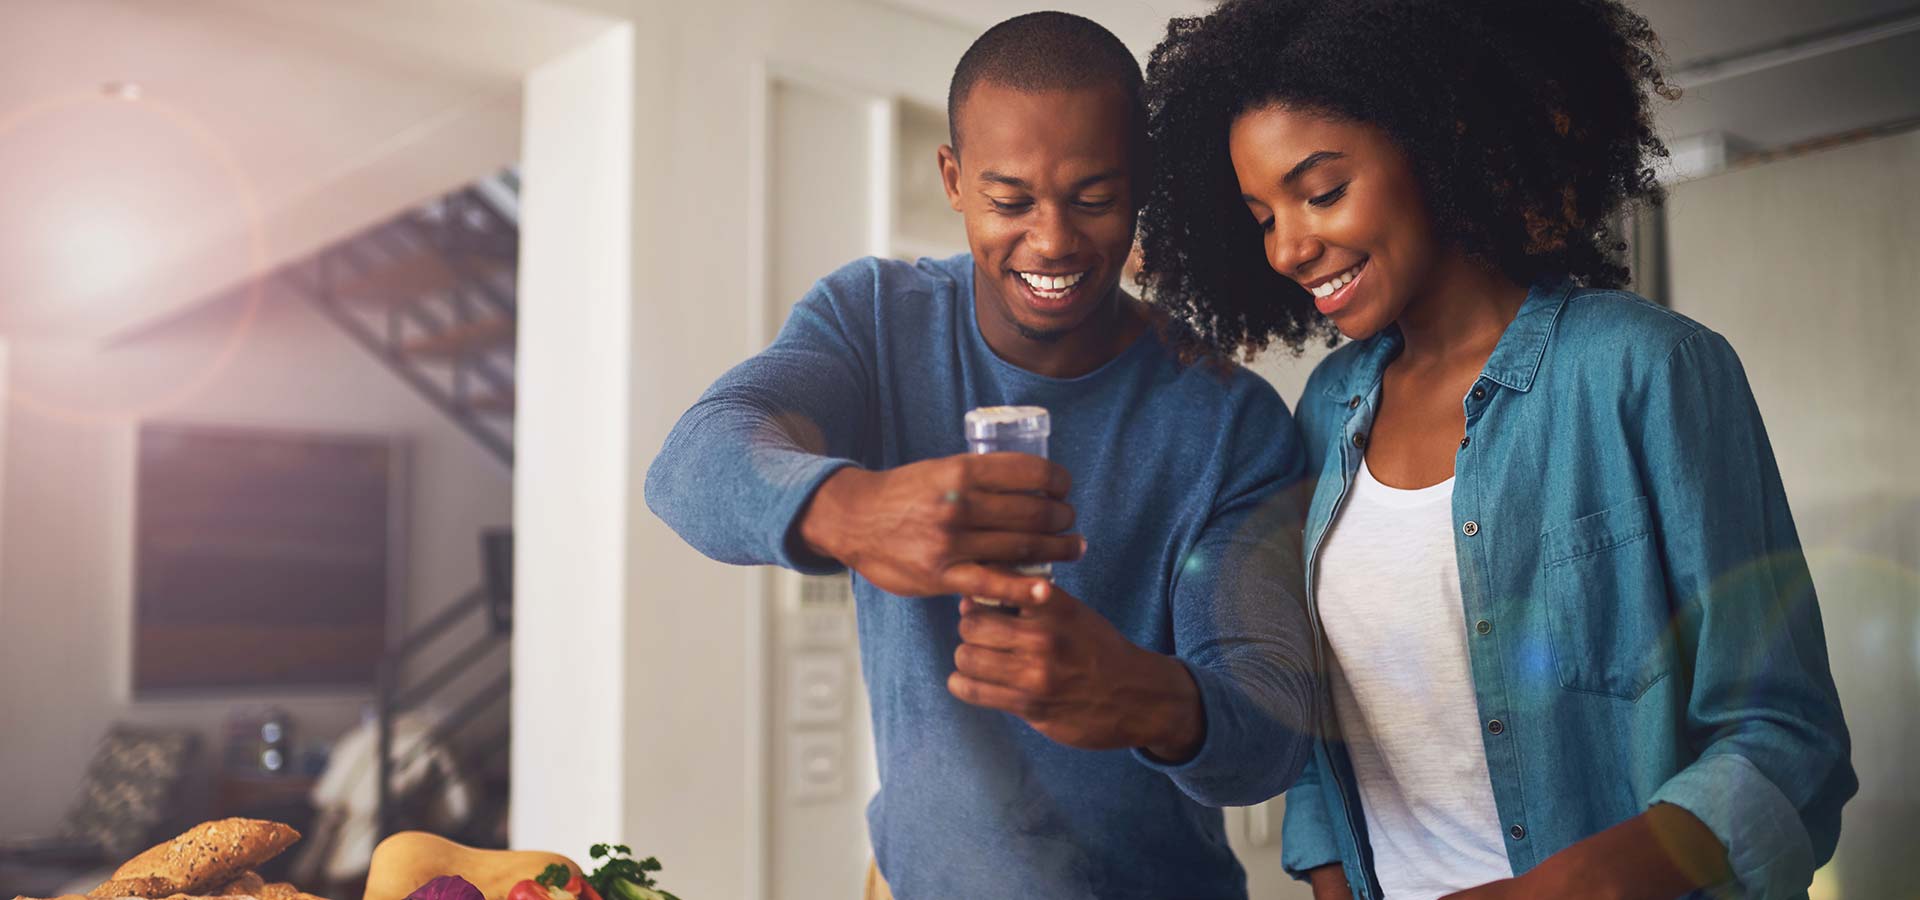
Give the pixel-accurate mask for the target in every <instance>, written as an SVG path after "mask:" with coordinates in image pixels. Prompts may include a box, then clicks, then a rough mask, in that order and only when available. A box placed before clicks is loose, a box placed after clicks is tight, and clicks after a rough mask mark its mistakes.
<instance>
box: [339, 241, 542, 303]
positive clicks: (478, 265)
mask: <svg viewBox="0 0 1920 900" xmlns="http://www.w3.org/2000/svg"><path fill="white" fill-rule="evenodd" d="M461 265H462V267H463V268H465V269H466V270H467V271H469V272H471V273H472V274H473V275H475V276H476V277H480V278H491V277H493V276H494V275H497V274H500V273H502V272H505V271H508V270H510V269H511V268H512V267H513V264H512V263H510V262H508V261H506V260H504V259H499V258H494V257H487V256H475V255H464V254H463V255H462V257H461ZM459 286H460V276H459V275H457V274H455V273H454V271H453V268H452V267H451V266H448V265H447V263H446V260H444V259H441V258H440V256H439V255H438V254H436V253H415V254H412V255H410V256H406V257H403V258H401V259H398V260H394V261H392V262H387V263H382V264H380V265H378V266H375V267H373V268H371V269H368V270H366V271H364V272H360V273H356V274H354V275H350V276H347V277H345V278H343V279H341V280H340V282H339V283H338V284H336V285H335V286H334V296H336V297H340V298H342V299H346V300H375V301H380V302H383V303H404V302H406V301H408V300H413V299H416V298H418V297H421V296H424V295H427V294H440V293H445V292H447V291H451V290H453V289H454V288H456V287H459Z"/></svg>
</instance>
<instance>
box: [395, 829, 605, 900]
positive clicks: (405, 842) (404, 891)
mask: <svg viewBox="0 0 1920 900" xmlns="http://www.w3.org/2000/svg"><path fill="white" fill-rule="evenodd" d="M554 863H559V864H560V865H563V866H566V867H567V868H568V869H569V870H571V871H572V872H573V873H574V874H579V873H580V867H579V866H577V865H575V864H574V862H573V860H571V859H568V858H566V857H564V856H561V855H560V854H558V853H547V852H545V851H541V850H479V849H475V848H473V847H468V846H464V845H462V844H456V843H454V842H452V841H450V840H447V839H446V838H443V837H440V836H439V835H435V834H428V833H427V832H424V831H402V832H400V833H399V834H396V835H393V836H392V837H389V838H387V839H386V840H384V841H381V842H380V846H378V847H375V848H373V864H372V866H371V867H370V868H369V869H368V870H367V893H366V896H365V898H364V900H406V897H407V895H408V894H411V893H413V892H414V890H415V889H416V888H418V887H420V886H421V885H423V884H426V883H427V882H429V881H432V880H433V879H435V878H438V877H440V876H441V875H458V876H460V877H461V878H465V879H466V880H467V881H469V882H471V883H472V884H473V886H474V887H477V888H479V889H480V893H482V894H484V895H486V898H487V900H506V896H507V891H509V890H512V889H513V886H514V885H516V884H519V883H520V882H521V881H523V880H526V879H528V878H532V877H534V876H536V875H539V874H540V872H541V871H542V870H543V869H545V868H546V867H547V866H549V865H552V864H554Z"/></svg>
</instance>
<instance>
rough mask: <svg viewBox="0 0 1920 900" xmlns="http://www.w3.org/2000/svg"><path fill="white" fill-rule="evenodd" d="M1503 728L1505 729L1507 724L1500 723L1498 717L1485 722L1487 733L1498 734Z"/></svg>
mask: <svg viewBox="0 0 1920 900" xmlns="http://www.w3.org/2000/svg"><path fill="white" fill-rule="evenodd" d="M1505 730H1507V726H1505V725H1502V724H1500V720H1499V719H1494V720H1493V721H1491V722H1488V723H1487V733H1488V734H1499V733H1500V732H1502V731H1505Z"/></svg>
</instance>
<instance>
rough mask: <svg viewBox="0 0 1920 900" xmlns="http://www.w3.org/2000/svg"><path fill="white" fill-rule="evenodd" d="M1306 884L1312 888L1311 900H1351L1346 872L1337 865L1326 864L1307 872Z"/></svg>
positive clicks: (1351, 894)
mask: <svg viewBox="0 0 1920 900" xmlns="http://www.w3.org/2000/svg"><path fill="white" fill-rule="evenodd" d="M1307 884H1308V885H1310V886H1311V887H1312V888H1313V900H1352V898H1353V887H1352V886H1351V885H1349V884H1347V872H1346V870H1345V869H1343V868H1341V867H1340V864H1339V863H1327V864H1326V865H1324V866H1320V867H1318V868H1314V869H1308V870H1307Z"/></svg>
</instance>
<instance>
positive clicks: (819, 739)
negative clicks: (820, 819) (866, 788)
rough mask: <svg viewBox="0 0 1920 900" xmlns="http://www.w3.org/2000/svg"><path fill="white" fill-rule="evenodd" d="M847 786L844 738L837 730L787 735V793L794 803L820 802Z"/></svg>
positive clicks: (840, 792) (840, 791) (831, 797)
mask: <svg viewBox="0 0 1920 900" xmlns="http://www.w3.org/2000/svg"><path fill="white" fill-rule="evenodd" d="M846 788H847V739H846V736H845V735H843V734H841V733H840V732H838V731H796V732H793V733H791V734H789V735H787V796H788V797H789V798H791V799H792V800H793V802H795V803H820V802H823V801H827V800H832V799H833V798H835V797H838V796H840V795H841V794H842V793H843V792H845V791H846Z"/></svg>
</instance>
